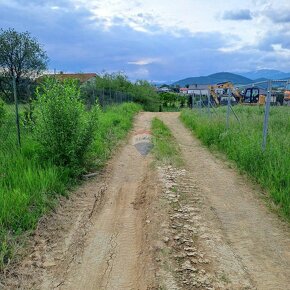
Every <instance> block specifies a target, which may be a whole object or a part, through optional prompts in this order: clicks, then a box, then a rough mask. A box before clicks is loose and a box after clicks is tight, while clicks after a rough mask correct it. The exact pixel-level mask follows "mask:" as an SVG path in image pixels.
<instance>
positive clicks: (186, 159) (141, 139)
mask: <svg viewBox="0 0 290 290" xmlns="http://www.w3.org/2000/svg"><path fill="white" fill-rule="evenodd" d="M152 143H153V144H154V147H153V148H152ZM150 150H151V151H150ZM149 151H150V152H149ZM260 192H261V189H260V188H259V187H258V185H255V184H253V183H251V182H250V181H249V180H248V179H247V178H246V177H245V176H242V175H241V174H239V173H238V172H237V170H236V169H233V168H232V167H231V166H230V164H229V163H228V162H225V161H223V160H222V159H221V158H217V157H216V156H215V155H213V154H212V153H210V152H209V151H208V149H206V148H205V147H203V145H201V143H200V141H198V140H197V139H196V138H195V137H194V136H193V135H192V134H191V132H190V131H189V130H188V129H186V128H185V126H184V125H183V124H182V123H181V121H180V120H179V113H150V112H142V113H139V114H138V115H137V117H136V119H135V123H134V128H133V130H132V132H131V134H130V136H129V138H128V140H127V142H124V144H123V145H121V146H120V147H119V149H118V150H117V152H116V153H115V154H114V156H113V158H112V159H111V160H110V161H109V163H108V165H107V166H106V167H105V169H104V170H103V171H102V173H101V174H100V175H98V176H97V177H94V178H92V179H90V180H88V181H86V182H85V183H84V184H83V185H82V186H81V187H80V188H79V189H78V190H77V191H76V192H75V193H74V194H72V195H71V198H70V199H69V200H66V201H65V202H63V203H61V205H60V206H59V207H58V208H57V209H56V211H55V212H54V213H51V214H49V215H47V216H46V217H45V218H43V219H42V220H41V221H40V223H39V225H38V228H37V230H36V232H35V234H34V237H33V239H34V241H33V244H32V246H31V249H30V254H29V255H27V256H26V257H25V258H24V259H23V261H22V262H21V263H19V265H16V266H15V267H14V269H10V270H9V272H7V273H6V277H5V283H4V284H3V285H4V288H7V289H9V288H11V289H12V288H16V287H20V288H25V289H97V290H100V289H110V290H113V289H116V290H117V289H118V290H121V289H124V290H125V289H126V290H127V289H262V290H267V289H269V290H273V289H276V290H278V289H281V290H282V289H283V290H285V289H289V285H290V232H289V225H288V224H287V223H286V222H285V223H284V222H283V221H282V220H281V219H280V218H279V217H278V216H277V215H276V213H273V212H271V211H270V209H269V208H268V207H267V206H266V203H265V201H264V200H263V199H262V198H261V193H260Z"/></svg>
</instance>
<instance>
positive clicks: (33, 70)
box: [0, 29, 186, 111]
mask: <svg viewBox="0 0 290 290" xmlns="http://www.w3.org/2000/svg"><path fill="white" fill-rule="evenodd" d="M47 64H48V57H47V54H46V52H45V51H44V50H43V48H42V46H41V45H40V44H39V43H38V41H37V40H36V39H35V38H33V37H31V35H30V34H29V33H28V32H20V33H19V32H17V31H15V30H14V29H8V30H3V29H1V30H0V99H1V98H2V99H3V100H5V101H6V102H13V100H14V96H13V86H12V83H13V82H14V83H15V86H16V92H17V95H18V98H19V100H21V101H28V100H29V99H31V98H33V97H34V96H35V89H36V87H37V85H38V84H39V83H37V82H36V81H35V80H36V78H37V77H38V76H39V75H41V74H42V73H43V72H44V71H45V70H46V69H47ZM174 89H175V90H176V92H177V91H178V87H175V88H174ZM116 92H120V93H123V94H126V95H127V96H129V99H130V100H133V101H134V102H137V103H140V104H141V105H143V107H144V109H145V110H149V111H157V110H162V107H176V106H178V107H179V106H180V107H183V106H184V104H185V102H186V100H185V99H184V98H183V97H181V96H179V95H178V94H176V93H163V94H158V93H157V92H156V90H155V89H154V87H153V86H152V85H151V84H150V83H149V82H147V81H145V80H137V81H136V82H131V81H130V80H129V79H128V77H127V76H126V75H124V74H123V73H112V74H109V73H103V74H100V75H98V76H97V77H96V79H95V80H94V81H90V82H87V83H85V84H83V85H81V97H82V98H83V99H85V100H86V101H89V100H90V99H95V98H96V97H99V96H100V94H102V95H103V96H106V97H108V96H109V97H111V95H112V93H116ZM92 97H93V98H92Z"/></svg>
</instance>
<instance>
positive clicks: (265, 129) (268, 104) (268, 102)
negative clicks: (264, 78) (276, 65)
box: [262, 80, 272, 151]
mask: <svg viewBox="0 0 290 290" xmlns="http://www.w3.org/2000/svg"><path fill="white" fill-rule="evenodd" d="M271 96H272V81H271V80H269V81H268V91H267V99H266V108H265V115H264V126H263V143H262V150H263V151H265V149H266V144H267V134H268V124H269V114H270V107H271Z"/></svg>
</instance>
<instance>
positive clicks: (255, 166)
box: [181, 106, 290, 220]
mask: <svg viewBox="0 0 290 290" xmlns="http://www.w3.org/2000/svg"><path fill="white" fill-rule="evenodd" d="M235 110H236V112H237V115H238V116H239V119H240V121H241V124H239V123H238V122H237V120H235V119H234V118H233V117H232V118H231V120H230V128H229V130H226V125H225V124H226V122H225V116H226V109H225V108H218V109H217V114H212V115H211V116H208V115H207V113H206V112H204V113H198V112H196V111H195V112H193V111H190V110H184V111H183V112H182V113H181V120H182V121H183V122H184V124H185V125H186V126H187V127H188V128H190V129H191V130H192V131H193V132H194V133H195V135H196V136H197V137H198V138H200V139H201V141H202V142H203V143H204V144H205V145H207V146H209V147H211V148H213V149H217V150H219V151H221V152H223V153H225V154H226V155H227V157H228V158H229V159H230V160H233V161H235V162H236V164H237V166H238V167H239V168H240V169H241V170H242V171H244V172H246V173H247V174H248V175H249V176H250V177H251V178H253V179H255V180H256V181H257V182H258V183H259V184H260V185H261V186H262V187H263V188H265V189H266V190H267V191H268V192H269V194H270V196H271V198H272V200H273V202H274V204H275V205H276V206H277V208H278V211H279V212H280V213H281V214H282V215H283V216H284V217H286V218H287V219H289V220H290V110H289V108H287V107H273V108H271V112H270V121H269V135H268V139H267V148H266V150H265V151H264V152H263V151H262V149H261V144H262V132H263V119H264V108H263V107H246V106H237V107H235Z"/></svg>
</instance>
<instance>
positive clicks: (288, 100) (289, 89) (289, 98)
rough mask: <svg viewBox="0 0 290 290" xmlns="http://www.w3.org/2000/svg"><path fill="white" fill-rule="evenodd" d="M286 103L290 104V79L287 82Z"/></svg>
mask: <svg viewBox="0 0 290 290" xmlns="http://www.w3.org/2000/svg"><path fill="white" fill-rule="evenodd" d="M284 105H286V106H290V81H288V82H287V84H286V88H285V92H284Z"/></svg>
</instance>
